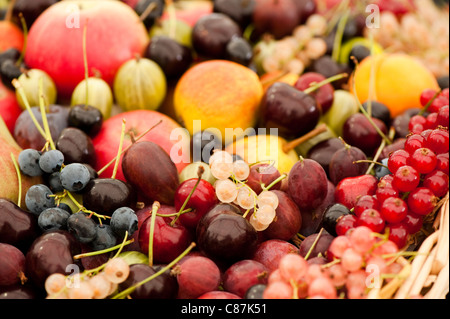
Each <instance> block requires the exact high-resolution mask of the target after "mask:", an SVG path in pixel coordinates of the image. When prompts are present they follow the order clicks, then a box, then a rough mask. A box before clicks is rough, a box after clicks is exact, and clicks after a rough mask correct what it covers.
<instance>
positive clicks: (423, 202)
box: [408, 187, 439, 215]
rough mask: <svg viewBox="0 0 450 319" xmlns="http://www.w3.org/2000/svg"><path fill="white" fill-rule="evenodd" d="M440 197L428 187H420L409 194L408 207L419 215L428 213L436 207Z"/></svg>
mask: <svg viewBox="0 0 450 319" xmlns="http://www.w3.org/2000/svg"><path fill="white" fill-rule="evenodd" d="M438 201H439V198H438V197H437V196H436V195H434V194H433V192H432V191H431V190H429V189H428V188H426V187H419V188H416V189H415V190H414V191H412V192H411V193H410V194H409V196H408V207H409V209H410V210H411V212H413V213H415V214H418V215H428V214H430V213H431V212H432V211H433V209H434V208H435V207H436V205H437V203H438Z"/></svg>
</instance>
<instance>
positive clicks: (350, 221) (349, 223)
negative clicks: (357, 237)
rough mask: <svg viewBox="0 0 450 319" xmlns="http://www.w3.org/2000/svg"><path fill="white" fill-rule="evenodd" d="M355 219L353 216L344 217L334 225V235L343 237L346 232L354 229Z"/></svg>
mask: <svg viewBox="0 0 450 319" xmlns="http://www.w3.org/2000/svg"><path fill="white" fill-rule="evenodd" d="M356 221H357V218H356V216H355V215H344V216H342V217H341V218H340V219H339V221H338V222H337V224H336V234H337V235H338V236H345V234H347V232H348V231H349V230H351V229H354V228H355V227H356Z"/></svg>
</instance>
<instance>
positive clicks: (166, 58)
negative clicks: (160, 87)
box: [144, 35, 193, 79]
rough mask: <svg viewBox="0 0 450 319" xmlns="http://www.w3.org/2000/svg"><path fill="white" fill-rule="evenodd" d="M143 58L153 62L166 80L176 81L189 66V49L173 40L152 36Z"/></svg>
mask: <svg viewBox="0 0 450 319" xmlns="http://www.w3.org/2000/svg"><path fill="white" fill-rule="evenodd" d="M144 57H146V58H148V59H150V60H153V61H155V62H156V63H157V64H158V65H159V66H160V67H161V69H162V70H163V72H164V74H165V75H166V77H167V78H168V79H177V78H179V77H181V75H183V73H184V72H185V71H186V70H187V69H188V68H189V67H190V66H191V63H192V60H193V58H192V52H191V49H190V48H188V47H186V46H184V45H182V44H180V43H178V42H177V41H175V40H174V39H172V38H170V37H168V36H164V35H156V36H153V37H152V39H151V41H150V43H149V45H148V47H147V49H146V51H145V54H144Z"/></svg>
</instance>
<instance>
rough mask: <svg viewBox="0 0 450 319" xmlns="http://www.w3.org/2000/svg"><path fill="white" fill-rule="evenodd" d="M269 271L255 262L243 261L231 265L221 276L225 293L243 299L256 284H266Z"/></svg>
mask: <svg viewBox="0 0 450 319" xmlns="http://www.w3.org/2000/svg"><path fill="white" fill-rule="evenodd" d="M268 277H269V269H268V268H267V267H266V266H264V264H262V263H260V262H259V261H256V260H251V259H244V260H240V261H238V262H236V263H234V264H233V265H231V266H230V267H229V268H228V269H227V270H226V271H225V273H224V275H223V288H224V289H225V291H228V292H231V293H233V294H236V295H238V296H239V297H241V298H244V297H245V294H246V293H247V291H248V290H249V289H250V288H251V287H253V286H255V285H257V284H263V285H265V284H267V279H268Z"/></svg>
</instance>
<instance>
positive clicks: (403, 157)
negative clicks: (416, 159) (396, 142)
mask: <svg viewBox="0 0 450 319" xmlns="http://www.w3.org/2000/svg"><path fill="white" fill-rule="evenodd" d="M410 157H411V155H409V153H408V152H407V151H405V150H397V151H395V152H393V153H392V154H391V155H390V156H389V160H388V168H389V170H390V171H391V172H392V173H393V174H395V172H396V171H397V169H398V168H399V167H402V166H405V165H406V164H408V160H409V158H410Z"/></svg>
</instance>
